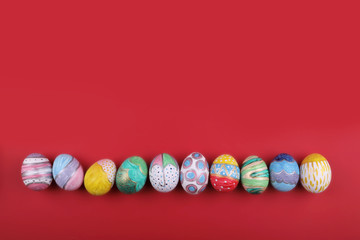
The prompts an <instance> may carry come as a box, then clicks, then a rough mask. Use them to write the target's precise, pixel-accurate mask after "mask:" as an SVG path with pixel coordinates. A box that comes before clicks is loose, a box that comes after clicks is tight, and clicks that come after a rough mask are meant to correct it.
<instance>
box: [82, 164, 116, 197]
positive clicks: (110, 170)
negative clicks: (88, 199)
mask: <svg viewBox="0 0 360 240" xmlns="http://www.w3.org/2000/svg"><path fill="white" fill-rule="evenodd" d="M115 173H116V166H115V163H114V162H113V161H111V160H110V159H102V160H100V161H97V162H96V163H94V164H93V165H91V167H90V168H89V169H88V170H87V171H86V174H85V178H84V185H85V188H86V190H87V191H88V192H89V193H90V194H92V195H95V196H101V195H104V194H106V193H107V192H109V191H110V189H111V188H112V186H113V185H114V182H115Z"/></svg>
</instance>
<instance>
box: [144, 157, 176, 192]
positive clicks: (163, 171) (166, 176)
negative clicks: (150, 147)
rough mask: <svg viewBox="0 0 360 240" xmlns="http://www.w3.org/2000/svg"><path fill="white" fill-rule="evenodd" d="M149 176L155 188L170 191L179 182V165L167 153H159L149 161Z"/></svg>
mask: <svg viewBox="0 0 360 240" xmlns="http://www.w3.org/2000/svg"><path fill="white" fill-rule="evenodd" d="M149 178H150V182H151V185H152V186H153V187H154V188H155V190H157V191H159V192H170V191H172V190H173V189H174V188H175V187H176V185H177V184H178V182H179V165H178V163H177V162H176V160H175V159H174V158H173V157H172V156H170V155H169V154H167V153H162V154H159V155H157V156H156V157H155V158H154V160H153V161H152V162H151V165H150V168H149Z"/></svg>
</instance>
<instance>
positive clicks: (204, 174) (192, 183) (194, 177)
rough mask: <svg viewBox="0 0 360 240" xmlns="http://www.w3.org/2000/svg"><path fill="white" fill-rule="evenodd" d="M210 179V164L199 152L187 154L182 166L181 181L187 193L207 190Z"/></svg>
mask: <svg viewBox="0 0 360 240" xmlns="http://www.w3.org/2000/svg"><path fill="white" fill-rule="evenodd" d="M208 179H209V164H208V163H207V161H206V159H205V157H204V156H203V155H202V154H201V153H198V152H194V153H192V154H190V155H189V156H187V157H186V158H185V159H184V161H183V164H182V166H181V171H180V182H181V186H182V187H183V188H184V190H185V191H186V192H187V193H190V194H198V193H200V192H202V191H204V190H205V188H206V186H207V184H208Z"/></svg>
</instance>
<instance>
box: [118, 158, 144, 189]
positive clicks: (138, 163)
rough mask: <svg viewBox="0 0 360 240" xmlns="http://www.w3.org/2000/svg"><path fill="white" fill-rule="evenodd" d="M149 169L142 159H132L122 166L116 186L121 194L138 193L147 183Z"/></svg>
mask: <svg viewBox="0 0 360 240" xmlns="http://www.w3.org/2000/svg"><path fill="white" fill-rule="evenodd" d="M147 174H148V168H147V165H146V162H145V161H144V160H143V159H142V158H141V157H136V156H135V157H130V158H128V159H126V160H125V161H124V162H123V163H122V164H121V166H120V168H119V169H118V171H117V174H116V186H117V188H118V189H119V191H120V192H123V193H136V192H138V191H140V190H141V189H142V188H143V187H144V185H145V182H146V178H147Z"/></svg>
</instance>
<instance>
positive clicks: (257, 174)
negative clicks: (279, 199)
mask: <svg viewBox="0 0 360 240" xmlns="http://www.w3.org/2000/svg"><path fill="white" fill-rule="evenodd" d="M241 182H242V185H243V187H244V188H245V190H246V191H247V192H249V193H251V194H260V193H262V192H264V191H265V189H266V188H267V186H268V185H269V170H268V168H267V166H266V163H265V162H264V161H263V160H262V159H261V158H259V157H258V156H250V157H247V158H246V159H245V160H244V162H243V164H242V167H241Z"/></svg>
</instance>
